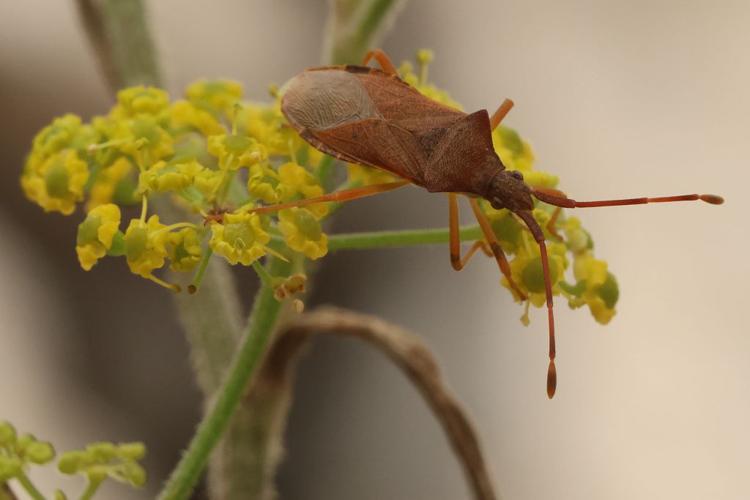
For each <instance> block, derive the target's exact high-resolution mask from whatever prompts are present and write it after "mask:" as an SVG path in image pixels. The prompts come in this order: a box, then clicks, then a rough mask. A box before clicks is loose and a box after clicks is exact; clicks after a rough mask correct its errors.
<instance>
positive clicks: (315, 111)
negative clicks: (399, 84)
mask: <svg viewBox="0 0 750 500" xmlns="http://www.w3.org/2000/svg"><path fill="white" fill-rule="evenodd" d="M281 109H282V111H283V112H284V114H285V115H286V117H287V119H288V120H289V122H290V123H291V124H292V125H293V126H294V127H295V128H296V129H297V130H300V129H308V130H311V131H319V130H326V129H331V128H334V127H338V126H341V125H345V124H347V123H352V122H356V121H361V120H366V119H369V118H378V117H379V116H380V115H379V113H378V111H377V108H376V107H375V104H374V103H373V102H372V99H370V96H369V94H368V93H367V91H366V90H365V88H364V87H363V86H362V84H361V82H360V81H359V79H358V78H357V77H356V76H355V75H354V74H351V73H348V72H346V71H341V70H336V69H330V70H318V71H305V72H303V73H300V74H299V75H297V76H295V77H294V78H292V79H291V80H290V81H289V83H288V84H287V88H286V90H285V93H284V97H283V98H282V101H281Z"/></svg>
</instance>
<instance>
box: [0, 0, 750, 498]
mask: <svg viewBox="0 0 750 500" xmlns="http://www.w3.org/2000/svg"><path fill="white" fill-rule="evenodd" d="M151 11H152V18H153V26H154V28H153V29H154V32H155V34H156V38H157V42H158V45H159V48H160V49H161V56H162V62H163V65H164V68H165V73H166V75H165V76H166V80H167V81H168V82H169V88H170V90H171V91H172V92H174V93H175V94H177V93H179V92H180V91H181V89H182V88H183V87H184V85H185V84H186V83H188V82H190V81H191V80H193V79H195V78H198V77H231V78H234V79H237V80H240V81H242V82H244V83H245V85H246V88H247V91H248V93H249V94H250V96H251V97H255V98H261V97H263V96H264V92H265V88H266V85H267V83H269V82H276V83H282V82H283V81H284V80H286V79H287V78H289V77H291V76H292V75H294V74H295V73H296V72H298V71H300V70H301V69H302V68H304V67H306V66H311V65H315V64H316V63H317V61H318V60H319V58H320V52H321V48H320V40H321V35H322V31H323V26H324V21H325V2H323V1H322V0H316V1H301V0H300V1H292V0H278V1H273V2H272V1H253V2H247V1H240V0H231V1H221V2H205V1H204V2H198V1H189V2H184V1H183V2H180V1H176V0H161V1H158V2H156V1H154V2H151ZM748 26H750V3H748V2H746V1H741V0H738V1H734V0H722V1H721V2H714V1H709V0H688V1H685V0H682V1H678V0H658V1H645V0H637V1H633V2H621V1H613V0H606V1H604V0H599V1H593V0H592V1H585V0H570V1H567V2H555V1H551V0H537V1H531V2H530V1H521V0H507V1H504V2H489V1H480V0H464V1H462V2H451V1H447V0H441V1H428V0H413V1H412V2H410V3H408V4H407V5H406V6H405V8H404V9H403V12H402V15H401V17H400V18H399V20H398V22H397V23H396V25H395V29H394V31H393V32H392V33H391V34H390V36H388V37H387V39H386V41H385V43H384V48H385V49H386V50H387V51H388V52H389V53H390V54H391V55H392V57H393V58H394V59H395V60H397V61H400V60H402V59H404V58H407V57H411V56H412V55H413V53H414V52H415V51H416V49H418V48H422V47H429V48H432V49H433V50H434V51H435V53H436V55H437V58H436V60H435V62H434V63H433V65H432V67H431V69H430V72H431V76H432V79H433V80H434V81H435V82H436V83H437V84H438V85H440V86H442V87H443V88H446V89H449V90H450V91H451V93H452V94H453V96H454V97H455V98H456V99H457V100H458V101H460V102H462V103H463V104H464V105H465V106H466V108H467V109H470V110H471V109H477V108H491V109H494V107H495V106H497V104H498V103H499V102H500V101H501V100H502V98H503V97H506V96H508V97H511V98H513V99H514V100H515V102H516V108H515V109H514V110H513V111H512V114H511V115H510V116H509V118H508V119H507V123H508V124H509V125H511V126H513V127H515V128H517V129H518V130H519V131H520V132H521V133H522V134H523V136H524V137H526V138H528V139H529V140H530V141H531V142H532V143H533V145H534V148H535V151H536V154H537V157H538V164H537V165H538V167H539V168H541V169H544V170H548V171H551V172H554V173H556V174H558V175H559V176H560V178H561V179H562V181H561V187H562V188H563V189H565V190H566V191H567V192H568V193H569V194H571V196H574V197H576V198H578V199H592V198H606V197H619V196H635V195H662V194H677V193H683V192H695V191H698V192H710V193H711V192H715V193H719V194H722V195H724V196H725V197H726V199H727V203H726V204H725V205H724V206H721V207H711V206H707V205H703V204H700V205H699V204H675V205H673V206H649V207H646V206H641V207H628V208H607V209H599V210H590V211H583V210H581V211H580V212H579V213H578V214H577V215H578V216H579V217H580V218H581V219H582V220H583V222H584V225H585V226H586V228H587V229H589V230H590V232H591V233H592V234H593V235H594V238H595V242H596V248H597V255H598V256H599V257H601V258H605V259H606V260H607V261H608V262H609V264H610V268H611V270H612V271H613V272H614V273H615V274H616V275H617V277H618V278H619V282H620V288H621V299H620V302H619V305H618V310H619V313H618V315H617V316H616V317H615V319H614V320H613V322H612V323H611V324H610V325H609V326H607V327H601V326H599V325H597V324H596V323H595V322H594V320H593V319H592V318H591V317H590V315H589V314H588V313H587V312H585V311H570V310H569V309H568V308H567V306H566V305H565V304H563V303H561V302H560V301H558V306H557V320H558V332H559V337H558V361H557V366H558V374H559V386H558V393H557V396H556V398H555V399H554V400H553V401H551V402H550V401H548V400H547V398H546V396H545V394H544V377H545V371H546V364H547V360H546V354H545V353H546V327H545V321H544V317H543V313H540V312H539V311H536V312H535V313H534V314H533V316H532V324H531V326H530V327H529V328H524V327H522V326H521V324H520V323H519V321H518V317H519V316H520V314H521V310H520V308H519V307H518V306H516V305H515V304H513V303H512V301H511V298H510V296H509V294H508V293H507V292H506V291H505V290H504V289H502V288H501V287H499V286H498V279H499V277H498V273H497V270H496V268H495V267H494V264H493V263H492V262H490V261H481V260H477V261H473V262H472V264H471V265H470V266H469V268H468V269H467V270H465V271H464V272H462V273H455V272H453V271H452V270H451V268H450V266H449V263H448V250H447V248H444V247H441V246H438V247H429V248H419V249H408V250H391V251H379V252H350V253H341V254H338V255H333V256H331V257H329V258H326V259H325V263H324V265H323V270H322V273H321V276H320V285H319V288H318V290H317V294H316V295H315V296H314V297H312V298H311V302H313V303H334V304H338V305H342V306H347V307H352V308H355V309H358V310H361V311H366V312H370V313H374V314H378V315H381V316H383V317H385V318H387V319H389V320H391V321H394V322H397V323H400V324H403V325H405V326H407V327H409V328H411V329H413V330H415V331H417V332H419V333H421V334H422V335H423V336H424V337H425V338H426V340H427V342H428V343H429V344H430V345H431V346H432V347H433V348H434V350H435V352H436V353H437V355H438V356H439V358H440V359H441V360H442V362H443V368H444V371H445V374H446V376H447V378H448V380H449V382H450V385H451V386H452V387H453V389H455V391H456V392H457V393H458V394H459V395H460V397H461V399H462V400H463V401H464V402H465V403H466V405H467V406H468V407H469V409H470V410H471V412H472V414H473V418H474V421H475V423H476V424H477V426H478V428H479V430H480V433H481V437H482V439H483V442H484V446H485V449H486V450H487V454H488V457H489V460H490V462H491V464H492V469H493V471H494V474H495V477H496V480H497V483H498V485H499V489H500V491H501V493H502V495H503V497H504V498H506V499H519V500H521V499H529V500H531V499H538V498H557V499H571V500H572V499H612V500H620V499H622V500H626V499H627V500H630V499H633V498H638V499H663V498H681V499H683V500H686V499H696V500H697V499H705V498H711V499H721V500H733V499H737V500H739V499H744V498H748V486H747V474H748V465H750V460H749V459H748V455H747V450H748V449H750V433H749V432H748V430H747V429H748V428H747V422H748V421H750V397H749V396H750V391H748V387H747V386H748V381H750V338H749V337H748V335H747V333H748V326H747V324H748V320H747V317H746V315H745V314H744V312H745V311H746V310H747V305H746V304H747V301H748V298H747V282H748V278H749V277H750V263H749V260H748V258H747V252H746V250H745V246H746V245H747V244H748V241H749V239H750V232H749V231H748V224H747V221H746V210H745V208H744V207H745V206H746V204H745V201H744V200H745V197H746V196H747V195H746V193H747V190H748V180H749V179H750V174H749V173H748V172H749V170H748V145H749V144H748V143H749V142H750V141H748V131H749V130H750V127H749V125H750V97H748V95H749V94H748V89H749V88H750V57H749V56H748V55H747V54H748V47H750V30H748V29H747V27H748ZM109 105H110V102H109V98H108V96H107V93H106V90H105V87H104V84H103V82H102V79H101V78H100V76H99V74H98V72H97V69H96V67H95V66H94V63H93V59H92V55H91V53H90V51H89V50H88V48H87V46H86V43H85V40H84V38H83V36H82V34H81V31H80V29H79V26H78V24H77V19H76V16H75V11H74V9H73V8H72V6H71V4H70V3H69V2H57V1H52V0H46V1H42V0H27V1H25V2H3V3H2V4H0V109H1V110H2V134H0V155H1V156H0V158H2V163H1V164H0V168H2V169H3V174H4V176H5V179H6V182H3V183H0V229H1V230H2V232H1V234H2V235H3V236H2V238H0V252H1V254H0V255H2V259H0V276H2V278H3V279H2V281H0V318H1V320H0V339H1V340H2V349H0V418H9V419H11V420H12V421H14V422H16V423H17V424H18V425H19V427H21V428H23V429H25V430H33V431H34V432H35V433H36V434H38V435H39V436H41V437H46V438H49V439H52V440H54V441H55V442H56V443H59V444H60V445H61V448H69V447H72V446H79V445H82V444H83V443H85V442H88V441H93V440H97V439H111V440H127V439H143V440H145V441H146V442H147V443H148V444H149V446H150V449H151V455H150V459H149V462H148V467H149V471H150V473H151V476H152V479H151V482H150V486H151V488H152V491H153V490H154V489H155V488H157V487H158V484H159V482H160V481H161V480H162V479H163V478H164V477H165V475H166V474H167V472H168V471H169V469H170V468H171V466H172V464H173V462H174V460H176V458H177V454H178V451H179V449H180V447H181V446H183V445H184V443H185V442H186V440H187V439H188V437H189V435H190V433H191V431H192V428H193V425H194V424H195V422H196V421H197V418H198V414H199V411H198V397H197V391H196V390H195V388H194V387H193V385H192V382H191V380H190V374H189V369H188V363H187V361H186V359H185V357H186V349H185V346H184V344H183V341H182V338H181V336H180V332H179V330H178V329H177V327H176V326H175V321H174V319H172V314H173V311H172V308H171V303H170V298H169V296H168V295H167V294H166V293H165V292H163V291H162V290H158V289H156V287H153V286H150V285H148V283H145V282H143V281H142V280H139V279H137V278H134V277H132V276H130V275H128V273H127V272H126V271H125V270H124V267H125V266H124V265H122V264H123V263H121V262H105V263H104V265H100V266H97V268H96V270H95V271H94V272H91V273H84V272H83V271H81V270H80V269H78V268H77V264H76V260H75V254H74V250H73V246H74V237H75V224H76V221H74V220H68V219H64V218H62V217H59V216H54V215H51V216H44V215H43V214H42V213H41V211H40V210H39V209H38V208H36V207H35V206H32V205H31V204H30V203H28V202H26V201H25V200H23V199H22V196H21V195H20V192H19V189H18V187H17V181H16V179H17V176H18V173H19V172H20V169H21V165H22V160H23V155H24V152H25V150H26V148H27V147H28V145H29V142H30V140H31V137H32V136H33V134H34V133H35V132H36V131H37V130H38V129H39V128H40V127H41V126H43V125H44V124H46V123H47V122H49V120H50V119H51V118H52V117H53V116H55V115H59V114H61V113H64V112H67V111H74V112H77V113H80V114H82V115H84V116H86V117H88V116H90V115H91V114H94V113H100V112H103V111H105V110H106V109H107V108H108V107H109ZM446 218H447V207H446V202H445V200H444V199H443V197H441V196H436V195H429V194H427V193H425V192H421V191H419V190H417V189H411V190H406V191H404V192H400V193H395V194H391V195H385V196H382V197H380V198H379V199H374V200H365V201H360V202H356V203H353V204H351V206H349V207H347V209H346V210H343V211H342V213H341V217H340V219H339V220H338V221H337V223H336V228H335V230H337V231H351V230H365V229H381V228H382V229H387V228H406V227H437V226H442V225H445V224H446ZM466 219H467V220H468V217H466ZM241 276H242V282H243V283H242V286H243V288H248V295H247V300H248V301H249V300H250V294H249V288H250V286H249V285H247V282H249V281H250V280H251V275H250V274H248V273H243V274H242V275H241ZM288 448H289V449H288V452H289V453H288V459H287V460H286V462H285V464H284V466H283V467H282V470H281V473H280V478H279V480H280V489H281V493H282V497H283V498H290V499H338V498H341V499H353V498H356V499H422V498H424V499H427V498H429V499H445V500H448V499H459V498H468V491H467V489H466V487H465V484H464V480H463V477H462V475H461V473H460V471H459V469H458V466H457V464H456V462H455V460H454V458H453V456H452V455H451V453H450V452H449V449H448V446H447V444H446V441H445V439H444V438H443V436H442V434H441V432H440V430H439V428H438V427H437V425H436V424H435V422H434V421H433V420H432V418H431V416H430V414H429V412H428V411H427V409H426V408H425V406H424V404H423V403H422V401H421V400H420V399H419V397H418V396H417V393H416V392H415V391H414V390H413V389H411V388H410V387H409V386H408V385H407V384H406V383H405V382H404V380H403V379H402V377H401V375H400V374H399V373H398V372H397V371H396V370H395V369H394V368H392V367H390V366H389V365H387V364H386V363H385V362H384V361H383V359H381V357H380V356H379V355H378V354H376V353H373V352H370V351H368V350H366V349H365V348H363V347H362V346H360V345H356V344H353V343H346V342H344V343H341V342H335V341H324V342H321V343H319V344H318V345H317V346H316V347H315V349H314V350H313V351H312V353H311V354H310V355H309V356H308V358H307V359H306V362H305V363H304V366H303V368H302V370H301V376H300V383H299V385H298V390H297V400H296V402H295V405H294V408H293V411H292V415H291V421H290V429H289V447H288ZM45 481H46V482H45V485H47V486H48V487H51V486H50V485H54V484H58V479H57V478H45ZM124 492H125V489H124V488H111V489H109V490H108V493H107V495H105V496H103V498H104V497H106V498H126V496H125V495H126V493H124ZM149 495H151V493H149V492H144V493H140V494H138V493H137V494H131V495H130V496H128V497H127V498H147V497H148V496H149Z"/></svg>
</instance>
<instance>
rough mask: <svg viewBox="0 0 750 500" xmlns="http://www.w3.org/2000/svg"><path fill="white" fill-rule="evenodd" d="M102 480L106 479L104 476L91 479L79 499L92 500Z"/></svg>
mask: <svg viewBox="0 0 750 500" xmlns="http://www.w3.org/2000/svg"><path fill="white" fill-rule="evenodd" d="M102 481H104V478H101V479H98V480H91V479H89V482H88V484H87V485H86V489H85V490H84V491H83V493H81V496H80V498H79V500H91V498H93V496H94V493H96V490H98V489H99V486H101V485H102Z"/></svg>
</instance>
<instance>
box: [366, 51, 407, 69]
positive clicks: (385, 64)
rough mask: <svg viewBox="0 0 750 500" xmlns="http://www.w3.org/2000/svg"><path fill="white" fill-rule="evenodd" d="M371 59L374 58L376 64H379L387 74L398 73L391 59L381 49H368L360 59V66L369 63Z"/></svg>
mask: <svg viewBox="0 0 750 500" xmlns="http://www.w3.org/2000/svg"><path fill="white" fill-rule="evenodd" d="M372 59H375V60H376V61H377V62H378V64H380V67H381V68H383V71H385V72H386V73H388V74H389V75H398V71H397V70H396V66H394V65H393V61H391V58H390V57H388V54H386V53H385V52H383V51H382V50H381V49H373V50H370V51H368V52H367V55H365V58H364V59H363V60H362V66H367V63H369V62H370V61H371V60H372Z"/></svg>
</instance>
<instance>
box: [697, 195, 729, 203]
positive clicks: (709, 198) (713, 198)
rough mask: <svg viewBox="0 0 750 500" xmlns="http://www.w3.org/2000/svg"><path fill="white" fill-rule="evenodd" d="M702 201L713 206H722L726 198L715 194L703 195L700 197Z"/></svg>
mask: <svg viewBox="0 0 750 500" xmlns="http://www.w3.org/2000/svg"><path fill="white" fill-rule="evenodd" d="M700 199H701V201H705V202H706V203H710V204H711V205H721V204H722V203H724V198H722V197H721V196H718V195H715V194H702V195H700Z"/></svg>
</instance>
